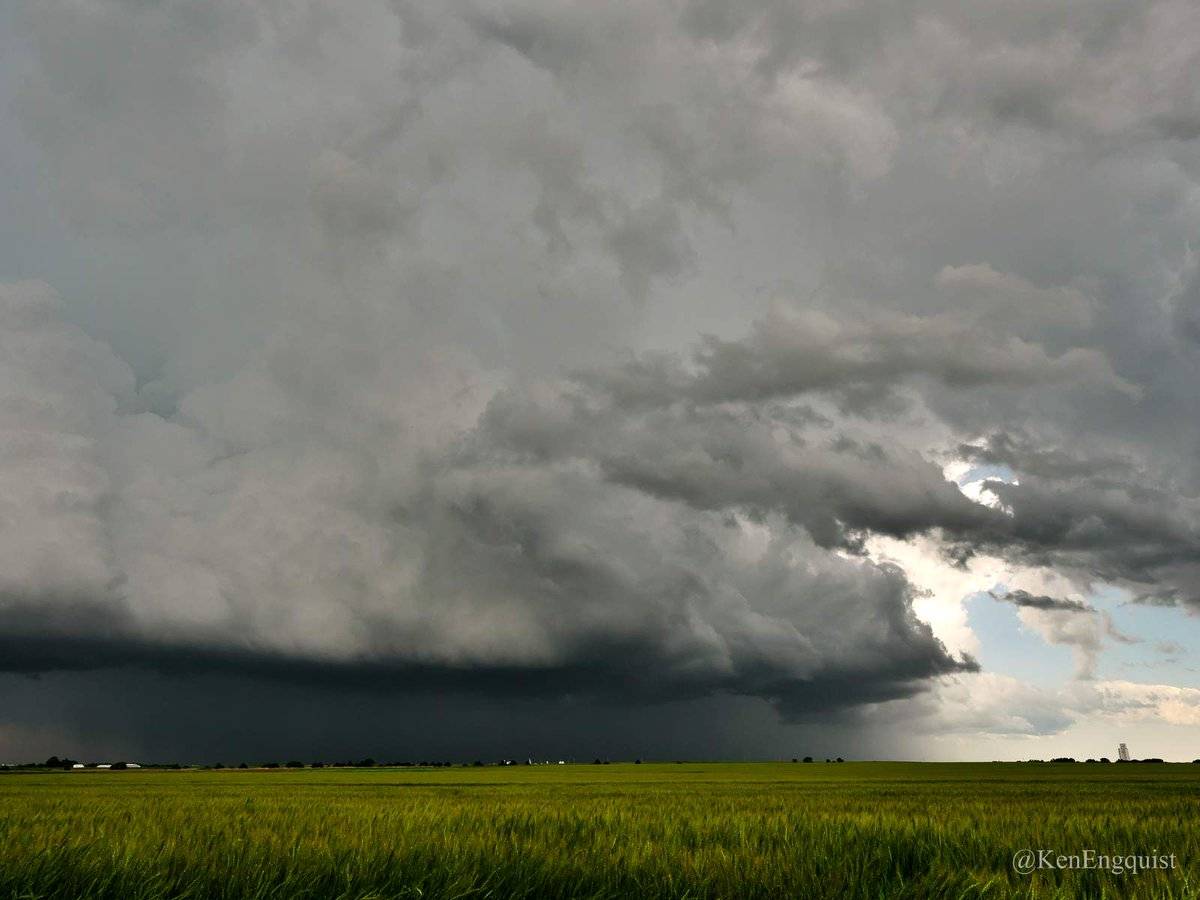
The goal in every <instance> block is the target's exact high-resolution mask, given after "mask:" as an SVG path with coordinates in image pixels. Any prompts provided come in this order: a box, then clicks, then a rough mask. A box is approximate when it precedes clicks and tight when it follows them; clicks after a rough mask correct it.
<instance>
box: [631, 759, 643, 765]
mask: <svg viewBox="0 0 1200 900" xmlns="http://www.w3.org/2000/svg"><path fill="white" fill-rule="evenodd" d="M633 764H634V765H635V766H640V765H641V764H642V761H641V759H635V760H634V761H633Z"/></svg>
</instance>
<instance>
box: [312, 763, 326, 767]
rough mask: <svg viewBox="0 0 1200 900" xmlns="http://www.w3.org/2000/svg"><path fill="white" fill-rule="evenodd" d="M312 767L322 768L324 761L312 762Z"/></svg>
mask: <svg viewBox="0 0 1200 900" xmlns="http://www.w3.org/2000/svg"><path fill="white" fill-rule="evenodd" d="M312 767H313V768H314V769H323V768H325V763H323V762H315V763H313V764H312Z"/></svg>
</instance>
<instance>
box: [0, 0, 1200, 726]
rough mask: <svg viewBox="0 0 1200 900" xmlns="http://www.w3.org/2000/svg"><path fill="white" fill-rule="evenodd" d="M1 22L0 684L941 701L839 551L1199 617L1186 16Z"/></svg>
mask: <svg viewBox="0 0 1200 900" xmlns="http://www.w3.org/2000/svg"><path fill="white" fill-rule="evenodd" d="M3 15H5V16H6V19H5V21H4V22H0V24H9V22H8V20H9V19H11V25H12V27H11V28H0V50H2V51H5V52H0V66H3V67H4V71H3V72H2V73H0V74H2V75H3V76H4V77H3V78H0V85H3V87H2V88H0V89H2V90H3V91H4V92H5V93H4V95H3V97H2V98H0V99H3V100H4V101H6V102H5V103H3V104H0V106H2V107H3V108H4V109H5V110H9V112H6V113H4V116H5V118H3V119H0V152H3V153H4V154H5V156H6V158H7V159H12V160H13V161H14V162H13V166H14V172H15V173H16V177H14V178H11V179H6V184H5V185H4V186H3V187H2V188H0V189H2V190H4V191H5V192H6V193H5V194H4V195H3V197H0V200H4V199H6V198H8V197H9V195H10V194H11V195H12V196H13V197H15V199H16V200H19V201H20V202H19V203H17V202H13V203H5V202H0V209H6V208H11V209H13V210H21V209H27V208H29V207H30V206H31V205H35V206H37V207H38V209H43V210H53V217H54V219H55V221H56V222H61V224H62V230H63V234H61V235H59V236H58V237H56V238H53V239H51V240H49V241H48V242H43V241H38V242H36V243H37V246H38V250H37V252H38V254H40V256H39V257H38V259H39V260H41V261H42V262H40V263H36V264H34V263H30V262H29V261H28V260H26V259H23V258H20V259H19V258H18V257H19V256H21V252H20V250H19V248H20V247H23V246H27V245H28V244H29V243H30V242H25V243H22V244H19V245H18V244H13V245H11V246H12V247H18V249H17V250H12V249H8V250H6V249H5V247H9V246H10V245H9V244H7V243H4V245H3V246H0V266H2V267H3V268H0V278H3V279H4V280H6V281H15V280H16V279H15V277H10V275H11V274H15V273H20V274H21V275H23V276H24V275H27V274H28V273H30V272H32V273H33V274H34V275H35V276H36V277H37V278H38V279H40V280H38V281H36V282H30V283H21V284H8V285H7V286H5V287H3V289H2V290H0V351H2V352H0V623H2V624H3V629H2V633H3V635H4V637H3V646H2V647H0V668H6V669H8V670H11V671H18V672H22V673H37V672H40V671H50V670H54V671H61V672H63V673H64V676H63V677H67V676H68V675H69V676H70V678H87V677H90V675H91V673H97V672H105V671H108V670H109V669H111V668H112V667H123V666H132V667H134V668H136V669H137V671H138V672H139V673H140V674H139V675H138V676H137V677H154V678H159V677H165V676H159V675H154V676H148V675H146V674H145V673H147V672H160V673H176V674H178V675H180V676H181V678H180V680H181V681H187V680H188V679H219V678H220V677H222V676H221V674H220V673H222V672H227V673H230V676H229V677H231V678H233V677H235V675H236V679H238V680H239V683H241V684H243V685H244V684H251V683H252V684H258V685H260V686H261V685H270V687H269V688H268V687H261V690H262V691H263V696H264V697H267V696H269V695H270V696H276V697H281V698H282V697H285V696H286V697H289V698H291V700H288V702H292V701H293V700H294V699H295V694H294V693H292V692H293V690H294V688H295V686H296V685H304V686H305V687H306V688H311V689H313V690H320V691H322V692H329V694H330V696H332V695H333V694H336V692H337V691H345V692H346V696H350V695H352V694H353V695H354V696H360V695H361V696H366V694H369V693H370V690H367V688H368V687H370V688H371V690H374V689H375V688H383V689H384V690H385V691H401V690H402V688H403V687H404V686H405V685H408V686H416V685H419V686H421V689H422V690H426V691H430V692H434V693H436V692H438V691H442V690H446V691H451V690H452V691H455V692H459V693H462V694H463V695H464V696H468V695H469V696H470V697H475V698H483V699H482V700H479V702H480V703H484V701H485V700H486V698H488V697H490V696H497V697H499V696H503V698H504V703H507V704H517V705H519V704H521V703H525V702H527V699H528V698H533V697H536V698H538V699H539V701H544V702H555V703H557V702H562V701H563V698H564V697H566V696H567V695H572V696H574V695H578V696H581V697H587V698H589V702H594V703H598V704H603V703H610V704H611V703H616V702H618V700H619V699H620V698H627V700H628V702H630V703H635V702H636V703H637V704H649V703H674V702H678V703H683V704H700V705H701V706H702V705H703V704H705V703H709V702H712V703H716V704H717V705H718V706H719V705H720V704H724V703H732V704H735V705H736V704H738V703H749V704H752V705H754V708H755V709H757V710H760V711H761V710H763V709H775V710H777V711H781V712H783V713H784V714H785V715H786V716H787V717H790V718H791V719H794V720H800V719H805V718H808V717H812V716H814V715H817V714H819V715H821V716H825V717H827V718H828V717H836V716H839V715H843V714H844V711H845V710H846V709H849V708H860V707H862V706H863V705H864V704H865V705H870V704H875V703H879V702H884V701H887V700H888V699H889V698H903V697H910V696H913V695H914V694H918V693H920V692H921V691H922V690H924V689H925V688H927V687H929V686H930V685H931V684H933V683H935V682H936V681H937V680H938V679H939V678H940V677H941V676H943V675H946V674H953V673H956V672H963V671H969V670H972V669H973V668H975V666H974V663H973V662H972V661H971V660H970V659H968V658H966V657H963V656H961V655H959V654H956V653H952V652H949V651H948V650H947V649H946V648H945V647H944V646H943V644H942V643H941V642H940V641H939V640H938V639H937V637H936V636H935V635H934V633H933V631H932V629H931V628H930V626H929V625H928V624H926V623H924V622H922V621H920V619H919V618H918V617H917V616H916V615H915V613H914V611H913V605H914V598H916V597H917V596H918V595H919V590H918V588H917V587H916V586H915V585H914V584H913V581H914V580H915V578H914V576H913V575H912V574H911V573H904V572H901V571H899V570H898V569H896V568H895V567H894V566H891V565H888V564H886V563H881V562H879V561H878V560H875V559H872V558H871V556H870V550H869V547H870V545H871V540H872V538H875V537H881V536H883V537H888V538H893V539H896V540H901V541H910V540H916V539H918V538H919V539H920V540H922V541H931V542H933V543H934V544H935V545H937V546H938V547H940V549H941V550H942V551H943V552H945V553H947V554H949V555H950V556H952V557H954V558H957V559H959V560H960V561H963V563H964V565H965V564H966V561H967V560H969V558H970V557H971V556H972V554H981V553H992V554H995V555H997V556H1000V557H1002V558H1003V559H1005V560H1007V561H1009V562H1010V563H1011V564H1013V565H1022V566H1039V567H1050V568H1053V569H1055V570H1056V571H1057V572H1058V573H1059V574H1061V575H1063V576H1065V577H1067V578H1068V579H1071V580H1072V581H1073V582H1074V583H1075V584H1076V585H1078V586H1079V587H1080V589H1081V590H1083V589H1085V588H1086V587H1088V586H1092V585H1095V584H1098V583H1102V582H1108V583H1112V584H1114V585H1117V586H1119V587H1124V588H1126V589H1128V590H1130V591H1131V593H1132V594H1133V595H1134V596H1135V597H1136V598H1137V599H1141V600H1143V601H1145V602H1157V603H1163V604H1177V605H1187V606H1189V607H1191V608H1195V607H1197V606H1200V563H1197V562H1196V560H1197V559H1200V540H1198V537H1200V508H1198V506H1197V501H1196V499H1195V498H1196V497H1197V496H1200V463H1198V462H1197V460H1198V459H1200V456H1198V455H1197V454H1196V452H1195V451H1196V446H1197V440H1198V439H1200V424H1197V423H1200V399H1198V397H1197V394H1196V391H1195V390H1194V385H1195V383H1196V377H1197V374H1198V371H1200V370H1198V368H1197V367H1198V366H1200V355H1198V351H1197V341H1196V333H1197V329H1196V328H1195V327H1193V325H1194V323H1195V320H1197V315H1196V309H1197V303H1196V302H1195V299H1196V296H1195V295H1196V284H1197V277H1196V265H1195V258H1194V253H1193V250H1192V248H1191V245H1190V242H1191V241H1192V240H1193V235H1194V234H1195V233H1196V229H1197V227H1200V219H1198V215H1197V210H1198V209H1200V206H1198V205H1197V202H1196V198H1197V196H1200V194H1198V193H1197V191H1198V188H1197V173H1198V172H1200V148H1198V147H1197V145H1196V143H1195V141H1194V140H1192V138H1193V137H1194V132H1195V130H1196V129H1195V123H1196V122H1197V121H1200V104H1198V102H1197V93H1196V90H1195V78H1194V74H1193V73H1194V71H1195V69H1196V65H1197V62H1198V56H1200V46H1198V44H1197V42H1196V40H1195V38H1194V35H1195V34H1196V33H1197V28H1196V24H1197V23H1196V10H1195V6H1194V4H1191V3H1188V2H1182V0H1181V2H1174V0H1160V2H1155V3H1150V4H1143V5H1139V6H1134V5H1131V4H1128V3H1115V2H1113V3H1108V2H1105V3H1102V4H1099V5H1097V4H1094V3H1086V4H1084V3H1079V2H1075V0H1061V2H1053V3H1049V4H1047V3H1040V2H1039V3H1033V2H1026V0H1004V2H999V3H996V2H986V3H985V2H982V0H980V2H970V3H967V4H961V3H940V2H932V3H922V4H914V3H907V2H902V3H890V4H885V5H883V6H880V5H879V4H867V3H849V4H845V3H837V4H826V3H804V4H795V3H777V2H762V3H738V4H727V3H712V2H707V0H706V2H690V3H684V4H670V3H661V4H660V3H645V4H635V5H630V6H625V7H620V8H616V7H612V8H609V7H605V8H601V7H599V6H596V5H594V4H584V3H567V4H564V3H558V2H549V0H519V2H483V0H481V2H477V3H471V4H469V5H468V6H465V7H457V8H452V7H448V6H446V5H445V4H437V3H421V2H408V0H397V2H392V3H363V4H355V5H353V6H351V7H346V8H339V9H338V10H337V11H336V12H331V11H330V10H329V9H327V8H325V7H322V6H321V5H319V4H309V3H304V2H293V0H269V2H265V3H257V4H248V3H243V2H239V0H222V2H218V3H212V4H206V5H204V6H203V8H200V7H191V6H187V5H184V6H178V5H165V6H164V5H160V4H133V3H120V2H108V0H97V2H92V3H87V4H75V3H58V2H47V3H27V4H20V6H19V8H18V9H17V10H16V11H14V12H5V13H3ZM10 49H11V50H13V51H14V52H11V53H10V52H7V51H8V50H10ZM8 101H11V102H8ZM20 215H21V214H20V213H19V212H14V213H12V214H11V216H12V217H14V218H17V217H19V216H20ZM45 215H47V216H49V215H51V214H50V213H49V212H47V213H46V214H45ZM5 216H6V214H5V213H0V219H4V218H5ZM3 224H4V227H5V228H6V229H7V231H6V232H5V233H7V232H11V231H13V230H15V229H19V228H20V227H21V223H20V222H8V221H4V222H3ZM47 233H49V232H47ZM958 462H965V463H968V464H973V465H976V466H978V467H981V469H982V470H983V471H984V472H985V474H984V475H983V476H981V477H983V478H984V479H985V481H986V483H985V485H984V488H985V489H986V491H987V492H988V495H989V496H990V497H994V498H995V502H994V503H993V504H992V505H988V504H987V503H979V502H975V500H973V499H971V498H970V497H968V496H966V495H965V494H964V493H963V492H962V491H960V490H959V488H958V486H957V485H955V484H954V483H953V482H951V481H949V480H947V478H946V477H945V476H944V474H943V466H944V465H946V464H947V463H958ZM987 467H995V468H998V469H1001V470H1003V471H1007V472H1011V473H1012V475H1013V477H1012V478H1009V477H1007V476H1005V477H1004V478H1001V477H999V476H998V475H996V473H995V472H994V471H992V472H990V473H989V472H988V471H987ZM986 479H992V480H986ZM1010 482H1011V483H1010ZM1013 596H1015V594H1014V595H1013ZM1028 599H1029V600H1030V601H1031V602H1032V601H1036V600H1038V598H1037V597H1030V598H1028ZM1011 602H1016V601H1011ZM1054 602H1063V603H1066V602H1068V601H1054ZM1018 605H1021V606H1023V609H1022V611H1021V614H1022V615H1030V616H1040V617H1042V618H1043V619H1044V622H1043V625H1044V627H1045V628H1046V629H1047V631H1046V633H1047V634H1048V635H1051V636H1052V638H1053V639H1054V640H1056V641H1059V642H1061V643H1065V644H1070V645H1071V646H1073V647H1075V648H1078V650H1079V653H1080V654H1081V656H1080V660H1081V662H1080V671H1081V672H1082V673H1084V674H1086V673H1087V672H1089V671H1090V670H1091V667H1092V665H1093V662H1094V659H1095V655H1096V653H1097V652H1099V648H1100V647H1101V645H1102V642H1103V641H1104V640H1106V639H1114V640H1117V639H1119V638H1118V637H1117V636H1116V635H1115V633H1114V632H1113V631H1112V630H1111V628H1108V627H1107V626H1106V625H1105V623H1104V622H1103V621H1102V617H1101V616H1099V615H1098V614H1097V615H1088V616H1082V615H1077V614H1076V613H1075V612H1073V611H1072V610H1069V609H1066V608H1062V607H1053V608H1049V607H1038V606H1037V605H1036V603H1034V604H1033V605H1030V603H1025V604H1018ZM1039 621H1042V619H1039ZM1081 623H1083V624H1081ZM1084 625H1086V626H1087V627H1086V628H1085V627H1084ZM83 670H86V671H83ZM122 671H123V670H122ZM72 673H73V674H72ZM183 675H186V678H183V677H182V676H183ZM47 677H48V678H49V677H51V676H47ZM95 677H98V678H99V677H101V675H96V676H95ZM104 677H108V676H107V675H105V676H104ZM113 677H114V678H115V676H113ZM124 677H125V675H122V676H121V678H122V679H123V678H124ZM117 680H118V681H120V680H121V679H117ZM122 683H124V682H123V681H122ZM256 690H257V688H256ZM364 691H365V692H366V693H363V692H364ZM30 696H32V695H30ZM739 696H740V697H741V698H743V699H741V700H735V699H732V698H735V697H739ZM706 698H707V699H706ZM713 698H716V699H713ZM189 702H199V701H197V700H196V698H195V696H193V697H192V700H191V701H189ZM363 702H364V703H367V701H363ZM414 702H416V701H414ZM471 702H472V703H473V702H475V701H474V700H472V701H471ZM373 703H375V701H371V703H367V705H368V706H371V708H372V709H376V710H377V709H378V708H379V707H378V706H373V705H371V704H373ZM464 703H466V701H464ZM131 705H136V703H132V701H131ZM334 705H336V704H325V705H323V706H322V707H321V710H322V711H321V712H320V715H322V716H332V715H333V713H332V712H330V710H331V709H332V707H333V706H334ZM467 705H470V704H469V703H468V704H467ZM485 705H486V704H485ZM419 706H420V704H419V703H417V705H416V706H414V707H413V708H414V709H416V708H417V707H419ZM463 708H465V707H463ZM514 708H515V707H514ZM694 708H699V707H694ZM739 708H744V707H739ZM421 709H427V707H421ZM131 715H133V714H132V713H131ZM631 715H632V713H631ZM683 717H684V716H683V714H682V713H681V714H680V715H679V718H678V720H682V718H683ZM133 718H137V716H133ZM885 718H886V717H885ZM1000 718H1003V717H1002V716H1001V717H1000ZM484 719H486V717H484V718H483V719H478V721H481V722H482V721H484ZM568 719H569V723H568V724H567V725H565V726H564V727H565V728H568V729H569V730H575V731H577V732H579V733H582V732H584V731H587V730H588V726H587V724H586V721H585V720H586V715H585V714H583V713H577V714H573V715H572V716H570V717H568ZM1044 719H1045V721H1058V720H1057V719H1055V718H1054V717H1053V715H1050V714H1047V716H1046V717H1044ZM639 721H640V722H641V726H639V727H649V726H648V725H646V720H644V719H642V720H639ZM1039 721H1041V720H1039ZM16 724H19V723H16ZM42 725H46V723H45V722H43V723H42ZM3 727H4V723H2V722H0V728H3ZM38 727H42V726H41V725H39V726H38ZM127 727H128V728H129V729H130V731H131V732H132V731H138V730H140V729H141V728H142V725H141V724H138V723H133V722H132V720H131V722H130V723H129V724H128V726H127ZM668 727H669V726H666V725H664V726H663V728H664V729H666V728H668ZM864 727H865V726H864ZM1022 727H1023V726H1022ZM1035 730H1036V729H1035ZM689 733H691V732H689ZM693 737H695V736H694V735H693ZM689 740H692V738H689ZM664 746H665V744H664Z"/></svg>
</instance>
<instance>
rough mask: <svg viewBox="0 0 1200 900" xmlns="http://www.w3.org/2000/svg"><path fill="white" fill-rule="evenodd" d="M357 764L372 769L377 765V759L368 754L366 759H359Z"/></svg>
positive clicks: (362, 767) (361, 767)
mask: <svg viewBox="0 0 1200 900" xmlns="http://www.w3.org/2000/svg"><path fill="white" fill-rule="evenodd" d="M357 765H358V767H359V768H360V769H370V768H373V767H374V766H375V760H373V759H372V758H371V757H369V756H368V757H367V758H366V759H361V760H359V761H358V763H357Z"/></svg>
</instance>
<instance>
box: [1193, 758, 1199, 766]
mask: <svg viewBox="0 0 1200 900" xmlns="http://www.w3.org/2000/svg"><path fill="white" fill-rule="evenodd" d="M1192 765H1194V766H1195V765H1200V759H1193V760H1192Z"/></svg>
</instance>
